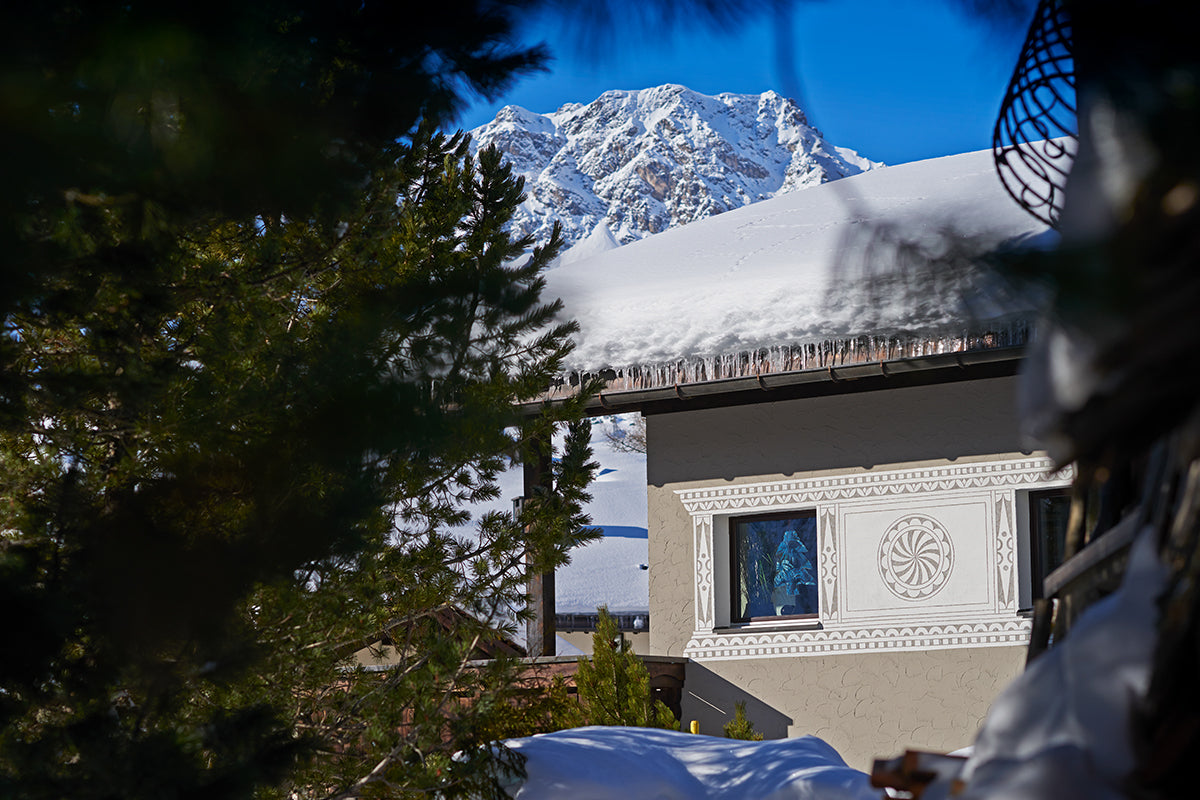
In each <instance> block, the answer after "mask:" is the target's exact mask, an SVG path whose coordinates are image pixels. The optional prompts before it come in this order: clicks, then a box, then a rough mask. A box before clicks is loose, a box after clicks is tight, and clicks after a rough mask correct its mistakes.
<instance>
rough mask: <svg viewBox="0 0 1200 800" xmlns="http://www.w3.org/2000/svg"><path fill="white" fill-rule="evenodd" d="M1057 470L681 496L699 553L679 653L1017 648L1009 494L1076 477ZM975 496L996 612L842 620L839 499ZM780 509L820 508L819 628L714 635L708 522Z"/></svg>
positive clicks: (743, 487)
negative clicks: (990, 551)
mask: <svg viewBox="0 0 1200 800" xmlns="http://www.w3.org/2000/svg"><path fill="white" fill-rule="evenodd" d="M1052 467H1053V463H1052V462H1051V461H1050V459H1048V458H1045V457H1041V456H1029V457H1020V458H1001V459H995V460H990V461H975V462H969V463H965V464H949V465H945V466H936V467H915V468H908V469H890V470H880V471H878V472H859V473H852V474H845V475H828V476H821V477H815V478H800V479H794V480H785V481H768V482H761V483H751V484H739V485H736V486H723V487H713V488H702V489H679V490H676V492H675V494H676V495H678V496H679V498H680V500H681V502H682V503H683V505H684V507H685V508H686V509H687V511H688V512H689V514H690V515H691V516H692V525H693V546H694V548H695V549H694V550H693V553H694V554H695V557H696V558H695V575H694V580H695V584H694V586H695V595H694V600H695V604H696V605H695V612H696V613H695V622H696V628H695V631H694V633H693V635H692V639H691V640H690V641H689V642H688V643H687V645H686V647H685V648H684V652H683V654H684V655H685V656H688V657H690V658H703V659H715V660H722V659H744V658H763V657H788V656H806V655H824V654H832V653H847V652H864V651H873V650H893V651H903V650H938V649H948V648H956V647H1000V646H1014V645H1015V646H1023V645H1025V644H1026V643H1027V642H1028V641H1029V632H1030V629H1031V622H1030V620H1029V619H1028V618H1026V617H1023V616H1020V615H1018V614H1017V613H1016V604H1017V598H1016V595H1017V591H1016V585H1015V584H1016V572H1017V566H1016V550H1017V542H1016V533H1017V532H1016V527H1017V526H1016V520H1015V518H1014V516H1015V510H1016V509H1015V506H1014V501H1013V493H1014V492H1015V491H1017V490H1019V489H1022V488H1029V487H1034V486H1045V485H1062V484H1064V483H1066V482H1068V481H1070V480H1071V479H1072V478H1073V477H1074V468H1073V467H1072V466H1067V467H1065V468H1064V469H1062V470H1060V471H1058V472H1051V469H1052ZM963 490H968V491H969V490H976V491H982V492H984V493H986V494H990V495H991V497H990V502H991V503H992V505H993V508H994V512H993V513H994V514H995V519H994V524H995V535H996V545H997V553H996V570H997V575H996V579H997V581H996V587H995V589H996V592H995V600H996V607H995V611H994V612H988V614H987V615H986V616H983V617H980V618H976V619H974V620H969V621H965V622H964V621H949V620H936V619H926V620H920V621H914V622H913V623H911V624H907V623H886V624H874V625H872V624H869V623H868V624H864V625H856V626H853V627H845V628H843V627H841V626H840V624H839V623H838V616H839V614H838V608H837V583H838V579H839V578H840V577H841V575H840V574H839V573H840V572H841V569H840V564H839V559H838V557H837V549H836V547H834V540H835V531H834V526H835V514H834V507H835V506H836V505H837V504H839V503H842V502H846V501H851V502H854V501H857V502H862V501H863V500H870V499H874V498H883V499H887V498H904V497H910V498H911V497H912V496H914V495H921V494H938V495H940V494H943V493H946V492H958V491H963ZM785 506H792V507H795V506H810V507H811V506H816V507H817V515H818V520H819V521H820V523H821V525H820V527H819V531H818V533H819V537H820V544H819V546H818V550H819V551H820V552H821V554H822V559H821V577H822V598H823V599H822V608H821V612H822V613H821V621H822V623H823V624H824V625H826V626H827V627H825V628H822V629H817V630H803V629H797V630H790V631H789V630H774V631H749V630H746V629H734V628H730V629H716V630H714V626H715V619H714V611H715V602H717V598H716V597H715V595H714V592H715V587H714V563H713V546H714V542H713V527H714V526H713V518H714V516H723V515H725V514H732V513H736V512H740V511H744V510H747V509H757V510H776V509H779V508H781V507H785Z"/></svg>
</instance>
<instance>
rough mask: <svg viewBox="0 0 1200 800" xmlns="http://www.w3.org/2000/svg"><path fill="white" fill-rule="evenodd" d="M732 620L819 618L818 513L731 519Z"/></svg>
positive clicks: (790, 513)
mask: <svg viewBox="0 0 1200 800" xmlns="http://www.w3.org/2000/svg"><path fill="white" fill-rule="evenodd" d="M729 534H730V548H729V549H730V553H731V556H732V558H731V561H732V563H731V568H732V578H733V580H732V584H733V591H732V592H731V595H732V600H733V603H732V608H731V619H732V621H733V622H756V621H760V620H773V619H786V618H794V617H812V616H816V614H817V515H816V512H815V511H790V512H787V513H783V514H770V515H764V516H757V517H737V518H734V519H731V520H730V521H729Z"/></svg>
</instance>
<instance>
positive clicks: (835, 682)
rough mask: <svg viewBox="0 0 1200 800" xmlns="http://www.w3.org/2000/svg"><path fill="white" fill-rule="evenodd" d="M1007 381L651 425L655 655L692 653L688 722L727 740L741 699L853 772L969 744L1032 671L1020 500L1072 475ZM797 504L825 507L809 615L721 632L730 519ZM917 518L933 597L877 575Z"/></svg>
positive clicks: (780, 731) (764, 721)
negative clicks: (1028, 668)
mask: <svg viewBox="0 0 1200 800" xmlns="http://www.w3.org/2000/svg"><path fill="white" fill-rule="evenodd" d="M1014 385H1015V380H1014V379H1009V378H999V379H990V380H982V381H975V382H961V383H952V384H943V385H939V386H928V387H912V388H905V389H895V390H888V391H877V392H864V393H859V394H847V395H842V396H838V397H825V398H814V399H808V400H794V401H786V402H777V403H763V404H759V405H753V406H742V407H735V408H726V409H714V410H705V411H694V412H683V413H675V414H664V415H659V416H651V417H649V418H648V420H647V423H648V424H647V435H648V443H649V447H648V450H649V458H648V464H647V467H648V479H649V484H650V486H649V526H650V606H651V608H650V613H651V617H652V619H653V620H654V625H653V627H652V630H651V637H650V649H651V652H652V653H655V654H662V655H687V656H689V657H691V658H692V659H693V662H694V665H691V666H690V667H689V673H688V685H687V689H686V690H685V694H684V716H685V717H688V716H689V714H691V715H694V717H692V718H696V719H701V721H702V725H703V726H704V728H706V729H712V728H714V727H715V730H713V732H714V733H719V727H720V725H719V723H720V721H721V719H722V718H723V715H726V714H732V701H733V700H735V699H746V700H748V701H750V707H751V710H754V709H757V712H758V715H759V717H760V720H761V721H760V720H756V722H758V724H759V725H760V727H762V728H763V729H764V731H766V732H768V733H769V734H771V735H775V736H782V735H789V734H790V735H799V734H801V733H806V732H809V733H819V734H820V735H822V736H823V737H824V738H826V739H827V740H829V741H830V742H831V743H833V744H834V745H835V746H837V747H838V749H839V750H840V751H841V752H842V753H843V754H844V755H846V756H847V758H848V759H850V760H851V761H852V763H855V762H857V763H855V765H856V766H859V767H869V760H870V758H871V757H873V756H886V755H894V754H895V753H896V752H899V750H902V749H903V748H905V747H931V748H936V749H953V748H957V747H960V746H962V745H964V744H967V743H969V741H970V739H971V736H972V733H973V731H974V730H975V728H976V727H977V725H978V724H979V722H980V721H981V720H982V717H983V714H984V713H985V712H986V710H987V706H988V704H989V703H990V701H991V699H992V698H993V697H994V696H995V695H996V693H997V692H998V691H999V690H1000V689H1001V688H1002V687H1003V686H1004V685H1005V684H1006V683H1007V682H1008V680H1010V679H1011V678H1012V677H1013V676H1014V675H1015V674H1016V673H1017V672H1018V671H1019V669H1020V668H1021V664H1022V663H1023V659H1024V642H1025V641H1027V637H1028V628H1029V620H1028V616H1027V614H1025V613H1023V610H1022V609H1023V608H1024V607H1025V606H1026V605H1028V592H1027V591H1023V590H1022V587H1024V586H1025V585H1026V584H1027V582H1028V569H1029V566H1028V548H1027V546H1026V545H1025V543H1024V537H1025V535H1026V532H1025V530H1024V529H1025V522H1024V520H1023V518H1022V507H1023V506H1022V502H1021V501H1022V499H1023V496H1024V493H1025V492H1027V491H1029V490H1030V489H1031V488H1044V487H1046V486H1052V485H1062V484H1063V483H1064V482H1065V479H1066V476H1062V475H1059V476H1051V475H1049V474H1048V462H1047V461H1046V460H1045V459H1044V458H1041V457H1040V455H1039V454H1035V453H1023V452H1021V451H1020V449H1019V448H1020V439H1019V436H1018V433H1017V425H1016V416H1015V412H1014V402H1013V392H1014ZM800 509H803V510H815V511H816V513H817V520H818V550H819V566H820V573H821V586H820V594H821V599H820V606H821V612H820V618H819V620H818V621H816V622H792V623H788V622H782V621H780V622H775V623H773V624H767V625H764V624H755V625H751V626H731V625H730V622H729V611H728V596H729V576H728V570H729V568H728V520H729V519H730V518H731V517H734V516H738V515H742V514H753V513H761V512H773V511H780V510H800ZM914 526H915V527H916V528H919V529H920V530H921V535H922V536H924V537H927V538H928V539H930V540H936V541H938V542H940V543H941V547H942V551H943V554H942V558H943V561H942V562H941V563H940V565H939V569H940V570H941V574H940V578H939V583H938V584H937V586H935V587H929V588H924V589H920V590H911V588H910V587H906V586H905V585H904V584H903V582H902V581H900V580H898V579H897V576H896V574H895V573H894V571H891V570H889V569H888V568H887V564H889V563H892V562H891V559H894V558H898V557H900V556H899V555H897V554H896V552H895V551H894V550H890V549H889V547H890V544H889V542H890V541H893V540H894V539H895V535H896V534H895V532H896V531H897V530H901V529H906V528H912V527H914ZM752 719H753V715H752Z"/></svg>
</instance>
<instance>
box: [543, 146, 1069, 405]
mask: <svg viewBox="0 0 1200 800" xmlns="http://www.w3.org/2000/svg"><path fill="white" fill-rule="evenodd" d="M889 232H890V234H891V235H892V238H891V239H888V238H887V236H884V235H883V234H885V233H889ZM1046 235H1047V228H1046V227H1045V226H1044V225H1043V224H1042V223H1040V222H1038V221H1037V220H1035V219H1033V218H1032V217H1030V216H1029V215H1028V214H1026V213H1025V212H1024V211H1023V210H1022V209H1021V208H1020V207H1019V206H1018V205H1017V204H1016V203H1014V202H1013V201H1012V199H1011V198H1010V197H1009V196H1008V194H1007V193H1006V192H1005V191H1004V188H1003V187H1002V186H1001V184H1000V182H999V180H998V179H997V178H996V171H995V166H994V164H993V161H992V154H991V151H981V152H977V153H967V154H963V155H957V156H947V157H945V158H937V159H932V160H928V161H920V162H916V163H912V164H903V165H899V166H893V167H888V168H886V169H878V170H871V171H869V172H866V173H863V174H860V175H854V176H852V177H848V178H844V179H842V180H839V181H835V182H833V183H828V184H824V185H820V186H814V187H811V188H807V189H804V190H802V191H797V192H791V193H789V194H784V195H781V196H779V197H775V198H772V199H769V200H764V201H762V202H760V203H755V204H754V205H751V206H748V207H745V208H740V209H736V210H733V211H729V212H727V213H724V214H721V215H720V216H717V217H713V218H710V219H705V220H701V221H699V222H694V223H691V224H689V225H685V226H682V227H679V228H673V229H671V230H669V231H666V232H664V233H661V234H659V235H657V236H652V237H649V238H647V239H643V240H641V241H638V242H634V243H632V244H628V245H625V246H623V247H620V248H617V249H615V250H610V251H607V252H604V253H601V254H599V255H596V256H593V257H591V258H586V259H583V260H580V261H575V262H573V263H570V264H566V265H564V266H562V267H561V268H559V269H555V270H551V271H550V272H548V273H547V276H546V278H547V290H546V295H547V296H549V297H561V298H562V299H563V302H564V303H565V306H566V310H565V313H566V315H567V316H570V317H574V318H575V319H577V320H578V321H579V323H580V326H581V331H580V333H579V335H578V336H577V337H576V338H577V340H578V347H577V349H576V350H575V352H574V353H573V354H572V355H571V357H570V362H569V364H568V366H569V368H570V369H573V370H580V371H597V370H601V369H604V368H609V367H612V368H617V369H622V368H629V367H636V368H638V369H639V370H640V372H641V374H642V375H643V376H644V375H650V374H653V373H654V372H655V371H656V370H658V371H660V372H663V373H664V375H665V377H663V378H662V380H663V381H664V382H665V383H666V385H670V384H671V383H673V382H675V381H680V382H682V380H686V379H687V378H686V377H685V378H683V379H682V380H681V378H680V377H679V376H680V375H681V374H684V373H686V372H687V370H689V369H690V370H692V373H694V374H695V375H696V376H700V377H701V378H702V379H713V378H720V377H729V376H730V372H731V370H733V369H736V368H737V366H738V364H739V362H740V363H742V364H744V363H745V362H746V358H745V354H747V353H751V354H754V359H757V362H756V364H755V366H756V368H762V369H770V370H771V371H777V370H780V369H804V368H807V367H810V366H824V365H825V363H824V362H823V361H822V359H823V358H824V357H825V356H824V354H826V353H828V352H831V351H838V350H839V349H841V350H845V349H846V348H847V347H864V346H865V347H867V348H869V349H870V352H869V353H867V354H865V356H864V358H862V359H855V360H881V359H884V358H891V357H905V356H912V355H922V354H927V353H930V352H945V351H946V350H959V349H965V348H966V347H969V346H972V344H971V337H973V336H979V337H985V338H986V337H989V336H990V337H993V339H994V338H996V337H997V336H999V337H1000V338H1003V337H1004V336H1006V335H1008V333H1009V331H1010V327H1009V326H1012V325H1014V324H1019V321H1020V320H1022V319H1025V318H1029V317H1032V316H1033V315H1034V309H1035V308H1036V306H1037V302H1036V300H1035V299H1033V298H1022V297H1019V296H1016V295H1014V294H1005V293H1004V292H999V291H997V292H994V291H993V289H1000V288H1003V287H1000V286H998V285H997V286H991V285H987V284H986V283H981V282H978V281H979V280H981V279H977V280H976V282H975V283H972V284H963V283H962V282H961V281H960V282H958V283H955V282H954V281H952V280H947V281H945V282H943V283H942V284H939V283H938V281H936V280H935V281H930V280H926V279H925V278H923V277H921V276H920V275H911V274H910V275H908V276H905V275H904V274H902V273H903V270H902V269H901V267H900V266H899V261H900V259H901V258H902V255H903V254H905V253H907V252H910V251H906V250H905V249H904V248H905V247H906V246H907V245H909V244H917V245H918V246H920V247H924V248H927V249H930V250H932V251H934V255H937V254H938V253H940V252H942V251H944V250H945V249H946V248H947V247H957V246H959V245H964V246H965V244H966V241H967V239H970V245H971V247H972V248H975V249H982V250H988V249H991V248H993V247H996V246H999V245H1000V244H1001V243H1009V244H1013V243H1021V242H1026V241H1027V240H1036V239H1039V238H1041V237H1045V236H1046ZM908 264H909V266H910V267H911V265H912V261H911V259H910V260H909V261H908ZM918 267H919V265H918ZM925 277H929V276H925ZM933 277H935V278H939V277H942V276H937V275H935V276H933ZM1020 335H1022V334H1021V333H1020V331H1018V332H1017V334H1016V336H1017V337H1018V338H1019V336H1020ZM867 338H870V339H871V341H869V342H866V339H867ZM863 342H866V344H865V345H864V344H862V343H863ZM997 343H999V344H1004V343H1006V342H997ZM1014 343H1022V342H1021V341H1017V342H1014ZM889 354H891V355H889ZM776 356H777V359H776V360H777V361H778V362H779V363H778V364H775V363H774V362H772V358H776ZM683 362H687V363H683ZM664 365H665V367H664ZM630 388H633V387H630Z"/></svg>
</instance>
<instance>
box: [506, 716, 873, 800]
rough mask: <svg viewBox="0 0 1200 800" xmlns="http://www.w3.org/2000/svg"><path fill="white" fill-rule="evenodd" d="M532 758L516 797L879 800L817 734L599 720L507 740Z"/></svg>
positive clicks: (517, 799)
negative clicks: (769, 736)
mask: <svg viewBox="0 0 1200 800" xmlns="http://www.w3.org/2000/svg"><path fill="white" fill-rule="evenodd" d="M505 744H507V745H508V746H509V747H510V748H512V749H513V750H515V751H516V752H518V753H520V754H521V755H522V756H524V757H525V759H526V761H525V769H526V771H527V772H528V774H529V777H528V779H527V780H525V781H524V782H523V783H521V784H520V788H519V790H517V791H516V792H515V793H514V792H513V789H515V788H516V786H515V785H514V786H511V787H508V789H509V792H510V793H511V794H513V797H514V798H515V800H551V799H553V800H559V799H560V798H574V799H575V800H630V799H631V798H654V800H704V799H705V798H714V799H715V798H720V799H721V800H789V799H790V798H795V799H796V800H801V799H802V800H818V799H819V800H878V798H879V796H880V794H879V791H878V790H875V789H872V788H871V786H870V783H869V780H868V778H867V775H866V774H865V773H862V772H859V771H858V770H855V769H851V768H850V767H848V766H846V762H845V761H843V760H842V758H841V756H839V755H838V754H837V751H836V750H834V749H833V748H832V747H830V746H829V745H828V744H826V743H825V742H824V741H822V740H821V739H818V738H816V737H815V736H803V737H800V738H797V739H778V740H774V741H765V742H745V741H737V740H733V739H718V738H715V737H712V736H696V735H693V734H690V733H679V732H676V731H664V730H655V729H650V728H622V727H592V728H575V729H573V730H566V731H558V732H556V733H548V734H544V735H541V736H532V737H529V738H525V739H511V740H509V741H507V742H506V743H505Z"/></svg>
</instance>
